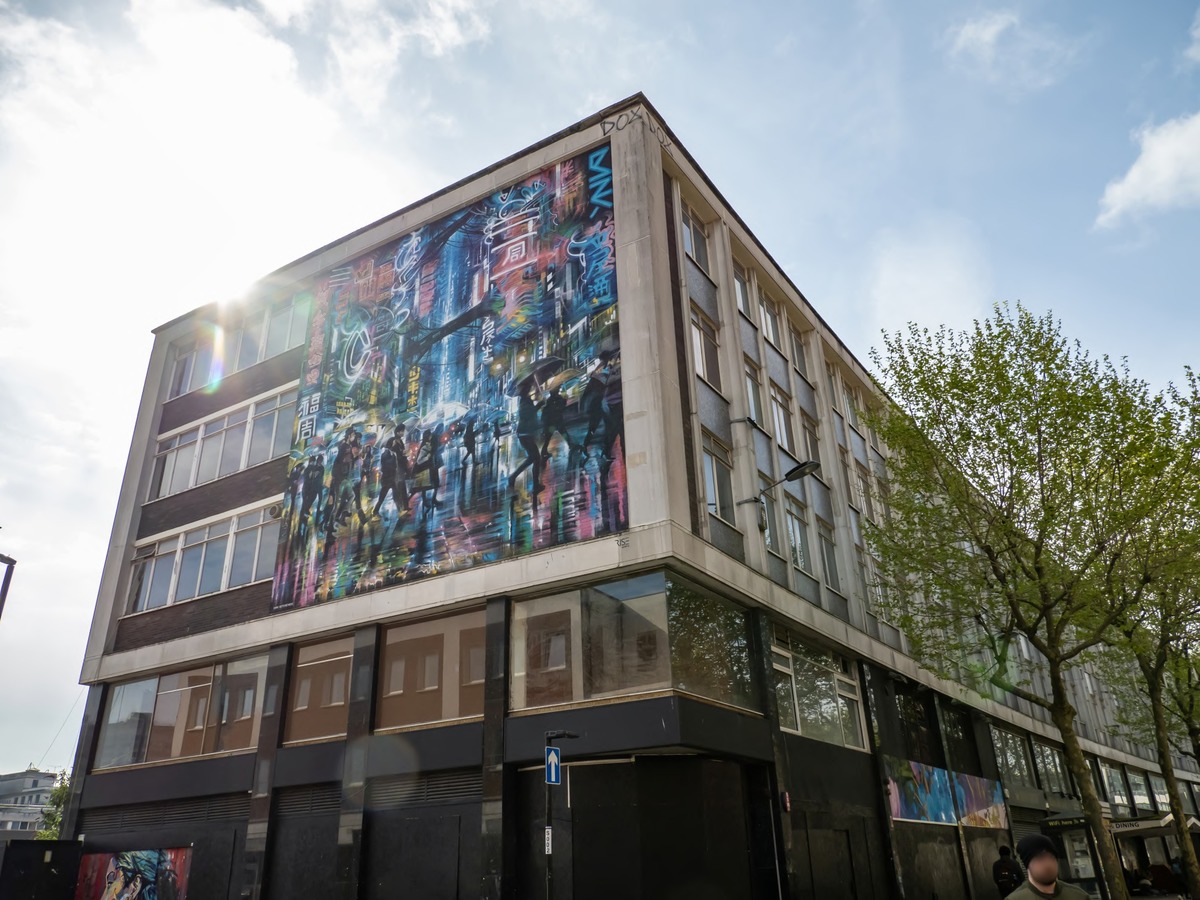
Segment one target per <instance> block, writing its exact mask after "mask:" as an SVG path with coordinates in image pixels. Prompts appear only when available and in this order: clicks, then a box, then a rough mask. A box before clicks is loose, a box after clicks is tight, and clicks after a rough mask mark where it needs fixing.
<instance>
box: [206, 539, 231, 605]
mask: <svg viewBox="0 0 1200 900" xmlns="http://www.w3.org/2000/svg"><path fill="white" fill-rule="evenodd" d="M228 544H229V538H228V537H221V538H217V539H216V540H214V541H209V542H208V543H207V544H205V545H204V566H203V568H202V569H201V570H200V593H201V594H211V593H213V592H214V591H219V590H220V589H221V576H222V575H224V574H225V548H226V547H227V546H228Z"/></svg>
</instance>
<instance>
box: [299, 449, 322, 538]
mask: <svg viewBox="0 0 1200 900" xmlns="http://www.w3.org/2000/svg"><path fill="white" fill-rule="evenodd" d="M324 483H325V457H324V456H322V455H321V454H320V453H318V454H317V455H316V456H314V457H313V458H312V459H310V460H309V461H308V465H306V466H305V467H304V487H302V488H301V489H300V496H301V497H302V498H303V503H302V505H301V507H300V521H301V522H307V521H308V514H309V511H310V510H311V509H312V506H313V504H314V503H316V501H317V498H318V497H320V496H321V488H322V487H323V486H324Z"/></svg>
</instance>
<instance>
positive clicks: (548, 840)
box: [546, 825, 554, 856]
mask: <svg viewBox="0 0 1200 900" xmlns="http://www.w3.org/2000/svg"><path fill="white" fill-rule="evenodd" d="M553 846H554V839H553V832H552V829H551V828H550V826H549V825H547V826H546V855H547V856H550V855H551V854H553V853H554V851H553V850H552V849H551V848H552V847H553Z"/></svg>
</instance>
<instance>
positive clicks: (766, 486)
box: [758, 472, 782, 555]
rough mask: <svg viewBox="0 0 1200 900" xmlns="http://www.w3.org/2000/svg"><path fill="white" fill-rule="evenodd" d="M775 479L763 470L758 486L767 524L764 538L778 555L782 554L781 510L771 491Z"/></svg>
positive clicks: (769, 547)
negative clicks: (780, 535)
mask: <svg viewBox="0 0 1200 900" xmlns="http://www.w3.org/2000/svg"><path fill="white" fill-rule="evenodd" d="M773 482H774V479H772V478H768V477H767V476H766V475H764V474H762V473H761V472H759V473H758V487H759V490H760V491H761V493H760V494H759V497H760V499H761V501H762V507H761V509H760V515H761V516H762V522H763V525H764V526H765V527H764V528H763V530H762V532H763V540H764V541H765V542H766V544H767V549H768V550H770V551H771V552H772V553H774V554H776V555H782V552H781V549H780V547H779V534H778V531H779V510H778V509H777V508H776V504H775V497H774V495H773V494H772V493H771V491H772V490H773Z"/></svg>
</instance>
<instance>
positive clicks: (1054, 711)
mask: <svg viewBox="0 0 1200 900" xmlns="http://www.w3.org/2000/svg"><path fill="white" fill-rule="evenodd" d="M872 358H873V360H874V363H875V365H876V368H877V371H878V373H879V378H880V381H881V384H882V387H883V389H884V391H885V392H886V393H887V395H888V398H889V400H890V403H888V404H886V405H884V406H883V407H882V408H881V409H879V410H878V411H876V412H875V413H874V414H872V416H871V417H870V418H871V421H872V424H873V425H874V427H875V428H876V429H877V431H878V433H879V436H880V437H881V438H882V439H883V441H884V442H885V444H886V445H887V447H888V448H889V450H890V454H889V459H888V488H887V491H886V492H885V494H884V496H882V497H881V500H883V501H884V502H885V504H886V508H888V509H889V510H890V514H889V515H888V516H887V517H886V521H885V522H884V524H883V525H882V526H881V527H879V528H873V529H871V532H870V538H871V542H872V547H873V550H874V552H875V554H876V556H877V558H878V559H879V563H880V566H879V573H880V579H881V581H882V582H883V583H884V584H885V585H886V586H887V587H888V594H887V600H886V601H885V602H886V604H887V607H888V610H887V611H888V613H889V614H890V615H891V616H892V618H893V620H894V621H896V622H897V624H899V625H900V626H901V627H902V628H903V629H904V630H905V632H906V633H907V635H908V637H909V641H910V644H911V646H912V649H913V652H914V655H915V656H916V657H917V658H918V660H920V661H921V662H922V663H923V664H924V665H926V666H927V667H929V668H930V669H932V670H933V671H935V672H938V673H939V674H941V675H943V676H944V677H948V678H967V677H970V678H973V679H975V681H976V683H975V686H976V687H981V688H982V686H983V685H981V684H980V683H979V682H980V681H983V682H987V683H990V684H994V685H997V686H999V687H1000V688H1002V689H1003V690H1007V691H1011V692H1012V693H1014V694H1016V695H1017V696H1019V697H1022V698H1024V699H1025V700H1027V701H1028V702H1030V703H1032V704H1035V705H1037V706H1040V707H1043V708H1044V709H1046V710H1047V711H1048V712H1049V714H1050V717H1051V719H1052V721H1053V722H1054V724H1055V725H1056V726H1057V728H1058V730H1059V732H1060V734H1061V736H1062V741H1063V745H1064V748H1065V751H1066V753H1065V755H1066V759H1067V764H1068V767H1069V768H1070V770H1071V772H1072V774H1073V775H1074V777H1075V781H1076V784H1077V785H1078V787H1079V791H1080V794H1081V799H1082V804H1083V809H1084V814H1085V816H1086V817H1087V820H1088V822H1089V824H1090V826H1091V829H1092V831H1093V833H1094V834H1095V836H1096V841H1097V846H1098V849H1099V854H1100V859H1101V864H1102V866H1103V869H1104V878H1105V881H1106V883H1107V885H1108V889H1109V895H1110V897H1112V898H1113V900H1126V898H1127V896H1128V891H1127V889H1126V886H1125V883H1124V880H1123V878H1122V877H1121V865H1120V861H1119V858H1118V856H1117V851H1116V847H1115V844H1114V842H1113V840H1112V836H1111V835H1110V834H1109V832H1108V830H1107V829H1106V828H1105V826H1104V820H1103V814H1102V811H1101V806H1100V798H1099V796H1098V795H1097V792H1096V787H1095V784H1094V783H1093V780H1092V777H1091V772H1090V770H1089V768H1088V764H1087V761H1086V759H1085V758H1084V755H1083V750H1082V748H1081V747H1080V743H1079V737H1078V734H1077V732H1076V727H1075V723H1076V719H1077V715H1078V714H1077V711H1076V709H1075V707H1074V706H1073V705H1072V703H1071V695H1070V692H1069V690H1068V677H1069V672H1070V670H1071V669H1072V668H1074V667H1076V666H1078V665H1080V664H1081V663H1082V662H1083V661H1084V660H1085V659H1086V658H1087V654H1088V653H1089V651H1092V650H1094V648H1097V647H1098V646H1100V645H1101V643H1102V642H1103V641H1104V640H1105V639H1106V638H1107V637H1108V636H1110V635H1111V633H1112V629H1113V627H1114V625H1117V624H1119V623H1123V622H1125V621H1126V620H1127V618H1128V615H1129V612H1130V609H1131V606H1132V605H1133V604H1135V603H1136V602H1137V599H1136V598H1137V593H1138V592H1137V591H1136V590H1133V589H1130V588H1129V585H1130V584H1132V583H1133V582H1135V581H1136V580H1137V579H1138V578H1140V574H1139V573H1138V571H1137V570H1138V555H1139V554H1138V550H1139V548H1141V547H1142V543H1143V542H1144V539H1145V536H1146V535H1147V534H1150V533H1153V532H1154V531H1155V522H1156V516H1157V515H1158V514H1159V510H1160V509H1161V508H1162V505H1163V502H1164V500H1165V499H1166V498H1168V497H1170V496H1171V492H1172V489H1173V488H1174V487H1175V486H1174V485H1173V483H1172V482H1171V480H1170V479H1171V477H1172V475H1173V465H1172V463H1173V460H1174V458H1175V457H1174V454H1176V452H1177V443H1178V442H1177V440H1176V432H1177V426H1176V423H1177V416H1176V414H1175V413H1176V411H1175V410H1174V409H1173V408H1172V405H1171V403H1170V401H1169V399H1168V398H1167V397H1165V396H1164V395H1162V394H1155V393H1152V392H1151V391H1150V389H1149V388H1148V386H1147V385H1146V383H1145V382H1144V381H1141V380H1138V379H1135V378H1133V377H1132V376H1131V375H1130V374H1129V372H1128V370H1127V368H1126V367H1125V366H1123V365H1122V366H1117V365H1114V364H1113V363H1112V362H1111V361H1110V360H1109V359H1108V358H1107V357H1105V358H1101V359H1096V358H1093V357H1092V356H1090V355H1089V354H1088V353H1087V352H1086V351H1084V350H1083V349H1082V348H1081V347H1080V346H1079V344H1078V343H1077V342H1070V341H1068V340H1067V339H1066V338H1064V337H1063V336H1062V334H1061V326H1060V325H1059V323H1058V322H1057V321H1056V320H1055V319H1054V318H1053V317H1052V316H1050V315H1045V316H1042V317H1036V316H1034V315H1033V314H1032V313H1030V312H1029V311H1028V310H1026V309H1025V308H1024V307H1023V306H1021V305H1020V304H1017V305H1016V306H1015V307H1009V306H1003V305H998V306H996V307H995V308H994V310H993V313H992V315H991V316H990V317H988V318H987V319H984V320H982V321H978V322H976V323H975V326H974V328H973V329H970V330H967V331H961V332H960V331H953V330H950V329H947V328H944V327H943V328H941V329H939V330H937V331H936V332H930V331H929V330H927V329H920V328H918V327H917V326H916V325H910V326H909V328H908V329H907V330H906V331H902V332H896V333H891V334H885V335H884V346H883V349H882V350H877V351H874V352H873V353H872ZM1018 637H1021V638H1023V639H1024V640H1025V641H1027V642H1028V644H1029V645H1030V646H1031V647H1032V648H1033V650H1034V651H1036V656H1037V657H1038V661H1039V663H1040V668H1041V675H1042V677H1043V678H1044V680H1043V681H1042V682H1041V683H1042V684H1043V685H1044V687H1043V688H1042V689H1035V688H1034V687H1033V686H1032V684H1031V682H1030V681H1029V680H1022V681H1018V680H1017V679H1015V678H1014V677H1013V676H1012V670H1013V669H1014V668H1015V666H1013V665H1011V664H1010V656H1009V654H1010V650H1011V648H1012V646H1013V644H1014V642H1015V640H1016V639H1017V638H1018ZM980 651H982V654H981V653H980ZM973 657H974V658H977V659H982V660H983V661H984V662H983V664H981V665H979V666H977V667H975V668H974V669H973V670H972V669H969V668H966V667H964V662H965V661H967V660H969V659H971V658H973Z"/></svg>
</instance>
